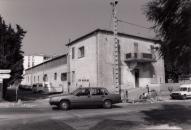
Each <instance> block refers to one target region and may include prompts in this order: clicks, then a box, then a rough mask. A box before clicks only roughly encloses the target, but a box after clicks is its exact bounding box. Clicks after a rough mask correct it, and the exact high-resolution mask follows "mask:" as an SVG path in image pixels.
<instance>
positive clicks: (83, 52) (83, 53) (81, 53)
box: [78, 46, 85, 58]
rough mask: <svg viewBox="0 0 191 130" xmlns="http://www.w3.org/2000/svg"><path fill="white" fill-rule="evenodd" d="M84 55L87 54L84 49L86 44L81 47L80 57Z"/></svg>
mask: <svg viewBox="0 0 191 130" xmlns="http://www.w3.org/2000/svg"><path fill="white" fill-rule="evenodd" d="M84 56H85V49H84V46H82V47H80V48H79V55H78V58H82V57H84Z"/></svg>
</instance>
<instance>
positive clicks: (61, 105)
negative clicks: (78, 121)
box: [59, 101, 70, 111]
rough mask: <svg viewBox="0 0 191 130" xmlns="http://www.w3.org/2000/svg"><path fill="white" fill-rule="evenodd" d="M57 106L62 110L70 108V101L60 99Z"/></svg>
mask: <svg viewBox="0 0 191 130" xmlns="http://www.w3.org/2000/svg"><path fill="white" fill-rule="evenodd" d="M59 108H60V109H61V110H64V111H66V110H69V108H70V103H69V102H68V101H61V102H60V103H59Z"/></svg>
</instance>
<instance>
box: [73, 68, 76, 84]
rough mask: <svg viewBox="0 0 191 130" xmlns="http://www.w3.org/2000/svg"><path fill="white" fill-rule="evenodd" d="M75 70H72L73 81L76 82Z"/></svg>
mask: <svg viewBox="0 0 191 130" xmlns="http://www.w3.org/2000/svg"><path fill="white" fill-rule="evenodd" d="M75 78H76V77H75V71H72V82H73V83H74V82H75Z"/></svg>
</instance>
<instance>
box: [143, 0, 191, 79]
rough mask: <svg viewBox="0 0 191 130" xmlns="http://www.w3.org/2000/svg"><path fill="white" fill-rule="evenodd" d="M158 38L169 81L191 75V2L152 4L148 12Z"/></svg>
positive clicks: (163, 0)
mask: <svg viewBox="0 0 191 130" xmlns="http://www.w3.org/2000/svg"><path fill="white" fill-rule="evenodd" d="M144 12H145V14H146V17H147V19H148V20H149V21H152V22H153V23H154V26H153V29H154V30H155V32H156V34H157V37H159V38H160V39H162V42H161V48H160V54H161V56H163V58H164V60H165V68H166V72H167V73H166V74H167V77H170V78H171V79H173V80H174V81H177V80H178V77H179V76H181V75H187V74H190V73H191V1H190V0H150V1H149V2H148V3H147V4H146V6H145V10H144Z"/></svg>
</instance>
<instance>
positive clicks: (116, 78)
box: [110, 0, 121, 94]
mask: <svg viewBox="0 0 191 130" xmlns="http://www.w3.org/2000/svg"><path fill="white" fill-rule="evenodd" d="M110 4H111V6H112V21H113V40H114V48H113V50H114V51H113V59H114V66H113V72H114V74H113V80H114V86H115V88H116V89H118V93H119V94H121V88H120V83H119V40H118V38H117V33H118V19H117V9H116V8H117V4H118V1H117V0H115V1H114V2H111V3H110Z"/></svg>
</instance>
